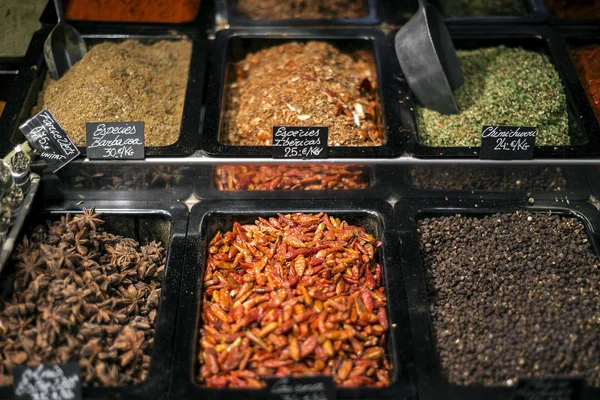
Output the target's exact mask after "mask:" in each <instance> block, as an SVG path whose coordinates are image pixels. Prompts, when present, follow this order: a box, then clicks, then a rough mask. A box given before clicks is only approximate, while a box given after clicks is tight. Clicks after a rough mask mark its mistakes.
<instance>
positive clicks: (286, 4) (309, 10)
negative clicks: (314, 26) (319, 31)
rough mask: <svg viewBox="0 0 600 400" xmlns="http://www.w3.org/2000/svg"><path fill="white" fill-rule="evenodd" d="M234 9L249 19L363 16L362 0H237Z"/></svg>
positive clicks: (364, 4) (364, 15) (366, 11)
mask: <svg viewBox="0 0 600 400" xmlns="http://www.w3.org/2000/svg"><path fill="white" fill-rule="evenodd" d="M235 10H236V11H237V12H238V13H240V14H241V15H243V16H246V17H248V18H251V19H265V20H278V19H339V18H348V19H349V18H364V17H366V16H367V14H368V10H367V8H366V1H364V0H237V1H235Z"/></svg>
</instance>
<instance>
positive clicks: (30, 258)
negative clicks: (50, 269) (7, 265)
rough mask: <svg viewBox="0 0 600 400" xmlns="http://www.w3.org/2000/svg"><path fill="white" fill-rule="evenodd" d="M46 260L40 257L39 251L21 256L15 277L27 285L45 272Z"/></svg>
mask: <svg viewBox="0 0 600 400" xmlns="http://www.w3.org/2000/svg"><path fill="white" fill-rule="evenodd" d="M44 264H45V262H44V260H43V259H41V258H40V255H39V252H38V251H37V250H36V251H35V252H33V253H31V254H27V255H23V256H22V257H21V261H19V263H18V264H17V270H16V272H15V278H16V279H17V280H21V284H22V285H27V284H28V283H29V282H32V281H33V280H35V279H36V278H37V277H38V276H40V275H42V274H43V273H44V268H43V265H44Z"/></svg>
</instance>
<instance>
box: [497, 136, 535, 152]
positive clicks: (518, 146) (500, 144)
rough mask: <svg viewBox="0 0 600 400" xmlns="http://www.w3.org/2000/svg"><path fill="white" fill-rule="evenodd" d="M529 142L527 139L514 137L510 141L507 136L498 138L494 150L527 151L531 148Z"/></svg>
mask: <svg viewBox="0 0 600 400" xmlns="http://www.w3.org/2000/svg"><path fill="white" fill-rule="evenodd" d="M529 147H530V145H529V143H527V140H526V139H514V140H511V141H510V142H508V141H507V140H506V138H498V139H496V147H494V150H497V151H527V150H529Z"/></svg>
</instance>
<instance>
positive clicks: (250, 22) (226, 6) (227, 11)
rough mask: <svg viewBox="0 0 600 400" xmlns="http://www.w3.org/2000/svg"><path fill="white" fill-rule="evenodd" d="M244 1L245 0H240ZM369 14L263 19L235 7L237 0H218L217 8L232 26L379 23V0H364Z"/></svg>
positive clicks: (321, 25)
mask: <svg viewBox="0 0 600 400" xmlns="http://www.w3.org/2000/svg"><path fill="white" fill-rule="evenodd" d="M240 1H243V0H240ZM363 1H364V4H365V9H366V10H367V15H366V16H365V17H363V18H340V19H282V20H261V19H251V18H249V17H246V16H244V15H242V14H240V13H239V12H238V11H237V10H236V7H235V4H234V3H235V0H216V2H217V6H216V7H217V10H218V11H219V12H221V13H222V14H223V19H224V21H223V22H226V23H227V24H228V25H230V26H232V27H276V26H285V27H303V26H304V27H306V26H320V27H325V26H360V25H363V26H364V25H378V24H379V16H378V14H377V7H376V4H375V3H376V1H377V0H363Z"/></svg>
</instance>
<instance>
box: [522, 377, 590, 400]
mask: <svg viewBox="0 0 600 400" xmlns="http://www.w3.org/2000/svg"><path fill="white" fill-rule="evenodd" d="M582 394H583V379H575V378H562V379H559V378H527V379H519V381H518V382H517V385H516V386H515V389H514V392H513V396H512V398H511V400H580V399H581V397H582Z"/></svg>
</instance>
